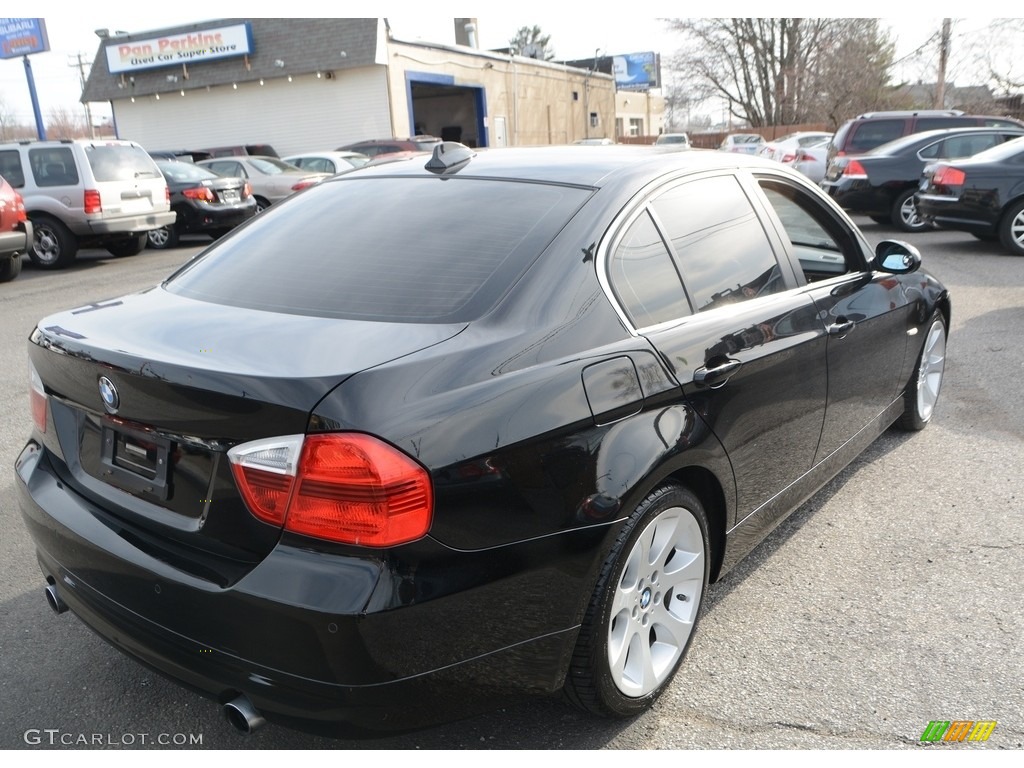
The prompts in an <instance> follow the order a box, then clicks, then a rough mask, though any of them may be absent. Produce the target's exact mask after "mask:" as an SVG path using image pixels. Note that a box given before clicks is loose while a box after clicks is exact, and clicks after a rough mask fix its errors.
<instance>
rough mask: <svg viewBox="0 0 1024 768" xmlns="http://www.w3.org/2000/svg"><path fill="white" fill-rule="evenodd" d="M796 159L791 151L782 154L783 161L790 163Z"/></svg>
mask: <svg viewBox="0 0 1024 768" xmlns="http://www.w3.org/2000/svg"><path fill="white" fill-rule="evenodd" d="M795 159H796V155H795V154H794V153H793V152H787V153H786V154H784V155H783V156H782V162H783V163H792V162H793V161H794V160H795Z"/></svg>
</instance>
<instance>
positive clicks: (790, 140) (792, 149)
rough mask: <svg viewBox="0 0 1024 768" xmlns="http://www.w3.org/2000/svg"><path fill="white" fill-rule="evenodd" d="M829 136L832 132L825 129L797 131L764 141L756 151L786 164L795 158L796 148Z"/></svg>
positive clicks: (809, 144) (762, 155)
mask: <svg viewBox="0 0 1024 768" xmlns="http://www.w3.org/2000/svg"><path fill="white" fill-rule="evenodd" d="M830 138H832V134H831V133H828V132H826V131H797V132H796V133H790V134H788V135H786V136H783V137H782V138H779V139H775V140H774V141H769V142H765V144H764V146H762V147H761V148H760V149H759V150H758V151H757V153H758V154H759V155H760V156H761V157H767V158H768V159H769V160H775V161H776V162H779V163H786V164H788V163H791V162H793V160H795V159H796V153H797V150H798V149H800V148H802V147H809V146H811V145H812V144H817V143H819V142H820V141H822V140H827V139H830Z"/></svg>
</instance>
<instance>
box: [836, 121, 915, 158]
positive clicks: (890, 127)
mask: <svg viewBox="0 0 1024 768" xmlns="http://www.w3.org/2000/svg"><path fill="white" fill-rule="evenodd" d="M903 125H904V121H903V120H872V121H870V122H867V123H861V124H860V125H859V126H857V128H856V130H855V131H854V133H853V136H851V137H850V143H849V145H848V146H847V147H846V152H847V154H852V153H855V152H866V151H867V150H869V149H874V148H875V147H877V146H878V145H879V144H885V142H887V141H892V140H893V139H898V138H899V137H900V136H902V135H903Z"/></svg>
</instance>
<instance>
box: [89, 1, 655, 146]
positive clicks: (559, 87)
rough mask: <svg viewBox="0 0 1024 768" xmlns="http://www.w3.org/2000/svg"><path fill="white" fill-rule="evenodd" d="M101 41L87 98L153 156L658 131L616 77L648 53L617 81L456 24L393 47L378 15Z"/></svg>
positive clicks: (644, 91) (646, 108)
mask: <svg viewBox="0 0 1024 768" xmlns="http://www.w3.org/2000/svg"><path fill="white" fill-rule="evenodd" d="M98 34H100V35H101V38H102V39H101V43H100V48H99V50H98V51H97V54H96V56H95V59H94V62H93V66H92V70H91V72H90V74H89V77H88V80H87V82H86V85H85V89H84V91H83V94H82V100H83V101H88V102H109V103H110V105H111V109H112V114H113V118H114V123H115V126H116V130H117V135H118V136H119V137H120V138H126V139H132V140H134V141H138V142H139V143H141V144H143V145H144V146H146V147H147V148H154V149H157V148H159V149H189V148H192V149H196V148H200V147H210V146H218V145H225V144H245V143H269V144H271V145H273V146H274V147H275V148H276V149H277V151H278V152H279V153H281V154H287V153H293V152H302V151H307V150H311V149H328V148H334V147H337V146H341V145H343V144H347V143H351V142H355V141H359V140H363V139H368V138H381V137H387V136H409V135H414V134H421V133H426V134H432V135H435V136H440V137H442V138H445V139H450V140H455V141H461V142H463V143H465V144H468V145H470V146H477V147H499V146H525V145H539V144H567V143H572V142H574V141H577V140H580V139H585V138H599V137H609V138H613V139H614V138H618V137H620V136H622V135H645V134H647V135H649V134H657V133H659V132H661V130H663V119H664V118H663V112H664V101H663V99H662V98H661V97H660V95H657V93H656V92H655V94H654V95H652V92H651V88H643V87H641V88H640V89H636V87H635V85H633V84H631V85H630V88H631V90H619V89H617V87H616V83H617V79H618V78H619V77H620V74H618V72H619V71H620V70H621V71H622V72H625V71H626V70H629V74H628V77H629V79H630V80H631V81H633V83H635V82H636V80H637V72H638V71H639V72H640V73H641V80H643V77H644V73H645V72H648V73H650V72H652V70H653V69H654V68H653V67H652V66H651V63H650V62H651V61H653V54H647V55H646V56H648V57H650V59H642V60H640V61H639V63H638V64H636V66H634V65H633V62H632V59H633V58H635V57H616V62H615V63H616V67H617V70H616V73H612V74H608V73H607V72H602V71H600V70H601V69H602V67H599V66H593V67H589V68H581V67H580V66H569V65H566V64H560V63H554V62H548V61H543V60H539V59H535V58H530V57H528V56H523V55H521V54H519V53H516V52H511V51H509V52H505V51H484V50H480V49H479V48H477V47H476V45H475V37H476V36H475V25H474V21H473V20H471V19H456V20H455V39H456V43H455V44H452V45H446V44H432V43H423V42H421V41H416V42H406V41H401V40H397V39H395V38H394V37H392V35H391V33H390V29H389V27H388V23H387V20H386V19H380V18H378V19H223V20H216V21H208V22H202V23H196V24H189V25H183V26H178V27H172V28H168V29H161V30H153V31H148V32H139V33H132V34H126V33H121V32H117V33H115V34H110V33H109V32H108V31H107V30H99V31H98ZM620 58H621V61H620V60H619V59H620ZM595 64H597V62H596V61H595ZM610 68H611V67H608V69H610ZM651 81H652V82H654V78H653V77H652V78H651ZM641 85H642V83H641Z"/></svg>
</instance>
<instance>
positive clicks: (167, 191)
mask: <svg viewBox="0 0 1024 768" xmlns="http://www.w3.org/2000/svg"><path fill="white" fill-rule="evenodd" d="M164 200H166V201H167V204H168V205H170V204H171V188H170V187H164Z"/></svg>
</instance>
